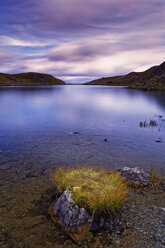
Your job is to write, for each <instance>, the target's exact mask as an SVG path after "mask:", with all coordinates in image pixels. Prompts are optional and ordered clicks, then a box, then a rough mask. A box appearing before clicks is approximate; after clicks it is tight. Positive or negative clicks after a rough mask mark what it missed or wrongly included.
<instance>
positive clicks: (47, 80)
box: [0, 72, 65, 86]
mask: <svg viewBox="0 0 165 248" xmlns="http://www.w3.org/2000/svg"><path fill="white" fill-rule="evenodd" d="M64 84H65V82H64V81H62V80H60V79H58V78H55V77H53V76H52V75H50V74H45V73H37V72H27V73H18V74H7V73H0V86H35V85H36V86H37V85H64Z"/></svg>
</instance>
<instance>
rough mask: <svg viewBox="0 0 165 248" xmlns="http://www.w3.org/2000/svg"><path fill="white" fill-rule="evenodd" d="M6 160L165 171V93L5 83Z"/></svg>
mask: <svg viewBox="0 0 165 248" xmlns="http://www.w3.org/2000/svg"><path fill="white" fill-rule="evenodd" d="M152 121H155V122H154V125H152ZM144 123H145V124H144ZM143 124H144V126H143ZM6 164H7V165H8V166H9V167H13V166H14V167H15V165H17V169H18V168H20V170H21V167H22V164H24V165H25V164H26V165H27V166H30V168H33V166H35V168H38V169H43V168H49V167H51V168H52V166H57V165H75V164H92V165H104V166H106V167H109V168H118V167H121V166H131V167H134V166H140V167H142V168H144V169H150V168H151V167H152V166H154V167H155V168H158V169H161V170H163V169H164V168H165V92H155V91H151V92H150V91H136V90H131V89H128V88H123V87H110V86H83V85H68V86H41V87H1V88H0V165H4V166H5V165H6Z"/></svg>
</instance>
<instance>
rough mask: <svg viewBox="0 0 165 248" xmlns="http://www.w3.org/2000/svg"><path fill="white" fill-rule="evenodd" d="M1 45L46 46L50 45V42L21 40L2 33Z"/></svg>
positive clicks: (0, 37) (0, 36)
mask: <svg viewBox="0 0 165 248" xmlns="http://www.w3.org/2000/svg"><path fill="white" fill-rule="evenodd" d="M0 41H1V43H0V46H16V47H44V46H47V45H49V43H48V42H43V41H37V40H34V38H33V40H32V41H28V40H21V39H17V38H14V37H9V36H6V35H0Z"/></svg>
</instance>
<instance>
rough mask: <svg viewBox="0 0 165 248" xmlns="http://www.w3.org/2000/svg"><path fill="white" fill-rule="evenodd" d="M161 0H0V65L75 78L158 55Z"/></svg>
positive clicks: (118, 70) (164, 5) (139, 66)
mask: <svg viewBox="0 0 165 248" xmlns="http://www.w3.org/2000/svg"><path fill="white" fill-rule="evenodd" d="M164 22H165V2H164V0H157V1H155V0H146V1H144V0H102V1H100V0H93V1H91V0H84V1H77V0H28V1H22V0H8V1H5V0H2V1H1V8H0V27H1V28H0V71H2V72H12V73H14V72H22V71H39V72H46V73H51V74H54V75H55V76H59V77H61V78H67V79H69V78H70V79H69V80H73V77H75V79H76V80H77V77H81V79H82V78H84V79H85V78H87V77H94V78H97V77H99V76H108V75H116V74H123V73H126V72H129V71H130V70H143V69H144V68H147V67H149V66H151V65H154V64H159V63H161V62H162V61H163V60H164V57H163V54H164V52H165V45H164V37H165V31H164Z"/></svg>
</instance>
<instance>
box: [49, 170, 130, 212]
mask: <svg viewBox="0 0 165 248" xmlns="http://www.w3.org/2000/svg"><path fill="white" fill-rule="evenodd" d="M53 179H54V181H55V184H56V186H57V188H58V190H59V192H61V193H62V192H63V191H64V190H66V189H69V191H70V192H71V197H72V199H73V200H74V202H75V203H76V204H77V205H78V206H80V207H85V208H86V209H90V211H92V212H93V213H97V214H99V213H107V212H109V211H114V210H116V209H119V208H120V207H121V206H122V204H123V202H124V201H125V200H126V199H127V196H126V195H127V184H126V182H125V180H124V178H123V177H121V176H120V175H119V173H117V172H107V171H106V170H105V169H103V168H98V167H96V168H91V167H84V166H81V167H78V168H66V169H63V168H60V169H58V170H57V171H56V173H55V174H54V175H53Z"/></svg>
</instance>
